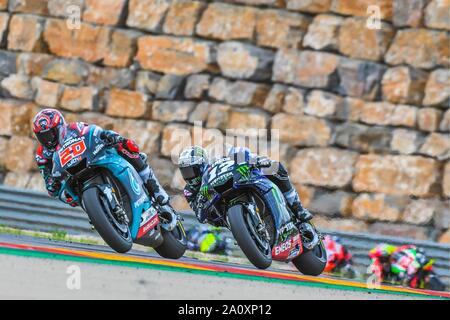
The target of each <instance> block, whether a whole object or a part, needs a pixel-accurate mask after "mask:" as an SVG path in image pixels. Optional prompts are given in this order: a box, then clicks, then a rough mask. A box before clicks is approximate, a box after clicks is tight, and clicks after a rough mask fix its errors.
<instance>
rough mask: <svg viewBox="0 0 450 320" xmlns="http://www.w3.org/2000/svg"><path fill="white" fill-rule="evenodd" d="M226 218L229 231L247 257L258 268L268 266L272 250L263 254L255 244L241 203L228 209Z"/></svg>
mask: <svg viewBox="0 0 450 320" xmlns="http://www.w3.org/2000/svg"><path fill="white" fill-rule="evenodd" d="M228 220H229V222H230V228H231V232H232V233H233V236H234V238H235V239H236V241H237V243H238V245H239V247H240V248H241V250H242V251H243V252H244V254H245V255H246V256H247V259H248V260H249V261H250V262H251V263H252V264H253V265H254V266H255V267H257V268H259V269H267V268H268V267H270V265H271V264H272V251H271V250H270V249H269V252H268V253H266V254H264V253H263V252H261V250H260V248H259V247H258V246H257V245H256V243H255V240H254V239H253V237H252V236H251V234H250V231H249V230H248V228H249V227H248V226H247V223H246V219H245V218H244V209H243V208H242V206H241V205H236V206H234V207H232V208H230V209H229V210H228ZM269 248H270V247H269Z"/></svg>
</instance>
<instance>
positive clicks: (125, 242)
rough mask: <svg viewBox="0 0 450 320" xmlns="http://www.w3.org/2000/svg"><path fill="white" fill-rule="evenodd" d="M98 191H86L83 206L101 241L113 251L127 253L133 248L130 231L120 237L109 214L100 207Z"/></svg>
mask: <svg viewBox="0 0 450 320" xmlns="http://www.w3.org/2000/svg"><path fill="white" fill-rule="evenodd" d="M101 201H102V200H101V199H100V194H99V190H98V189H97V188H95V187H93V188H89V189H87V190H86V191H85V192H84V193H83V204H84V208H85V210H86V213H87V214H88V216H89V218H90V219H91V222H92V224H93V225H94V227H95V229H96V230H97V232H98V233H99V234H100V236H101V237H102V238H103V240H104V241H105V242H106V243H107V244H108V245H109V246H110V247H111V248H112V249H113V250H115V251H117V252H119V253H125V252H128V251H129V250H130V249H131V247H132V246H133V239H132V237H131V233H130V230H129V229H128V234H127V235H122V234H120V233H119V231H118V230H117V229H116V228H115V227H114V226H113V222H112V221H111V220H110V219H112V217H111V213H110V212H105V210H109V209H106V208H104V207H103V206H102V204H101Z"/></svg>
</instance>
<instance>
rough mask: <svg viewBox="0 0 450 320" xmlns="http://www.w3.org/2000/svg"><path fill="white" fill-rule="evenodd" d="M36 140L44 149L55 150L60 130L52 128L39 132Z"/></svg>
mask: <svg viewBox="0 0 450 320" xmlns="http://www.w3.org/2000/svg"><path fill="white" fill-rule="evenodd" d="M36 138H37V139H38V141H39V142H40V144H42V145H43V146H44V147H46V148H48V149H54V148H56V145H57V144H58V128H51V129H50V130H47V131H43V132H37V133H36Z"/></svg>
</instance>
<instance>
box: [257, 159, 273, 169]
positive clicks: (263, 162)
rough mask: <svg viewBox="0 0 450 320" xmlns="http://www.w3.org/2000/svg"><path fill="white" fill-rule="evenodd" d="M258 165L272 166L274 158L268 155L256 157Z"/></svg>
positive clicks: (262, 166)
mask: <svg viewBox="0 0 450 320" xmlns="http://www.w3.org/2000/svg"><path fill="white" fill-rule="evenodd" d="M256 166H257V167H259V168H268V167H270V166H272V160H270V159H269V158H267V157H258V158H257V159H256Z"/></svg>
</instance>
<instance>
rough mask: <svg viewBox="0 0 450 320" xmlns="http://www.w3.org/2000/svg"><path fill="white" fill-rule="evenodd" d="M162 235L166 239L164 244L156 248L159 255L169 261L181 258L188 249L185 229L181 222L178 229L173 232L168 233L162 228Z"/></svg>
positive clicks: (177, 226) (178, 223)
mask: <svg viewBox="0 0 450 320" xmlns="http://www.w3.org/2000/svg"><path fill="white" fill-rule="evenodd" d="M161 234H162V236H163V238H164V241H163V243H162V244H161V245H160V246H158V247H156V248H155V250H156V252H158V254H159V255H160V256H161V257H163V258H167V259H179V258H181V257H182V256H183V255H184V253H185V251H186V248H187V238H186V232H185V231H184V227H183V225H182V224H181V222H180V221H178V222H177V225H176V227H175V228H174V229H173V230H172V231H167V230H166V229H164V228H161Z"/></svg>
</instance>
